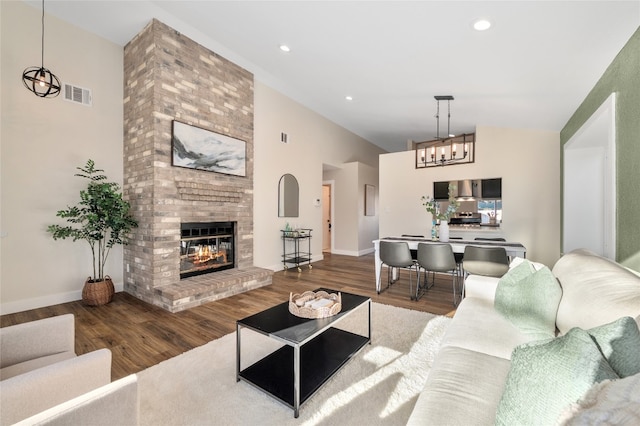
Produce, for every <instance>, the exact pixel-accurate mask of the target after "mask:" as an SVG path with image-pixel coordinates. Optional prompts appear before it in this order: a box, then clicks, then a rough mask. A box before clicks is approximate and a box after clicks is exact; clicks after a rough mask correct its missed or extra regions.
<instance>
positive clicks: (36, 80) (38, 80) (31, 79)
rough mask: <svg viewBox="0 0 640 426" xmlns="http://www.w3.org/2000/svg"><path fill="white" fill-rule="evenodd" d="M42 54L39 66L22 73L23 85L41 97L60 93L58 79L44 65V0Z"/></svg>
mask: <svg viewBox="0 0 640 426" xmlns="http://www.w3.org/2000/svg"><path fill="white" fill-rule="evenodd" d="M41 52H42V56H41V62H40V64H41V65H40V67H29V68H27V69H25V70H24V72H23V73H22V82H23V83H24V87H26V88H27V89H29V90H30V91H31V92H33V93H35V95H36V96H39V97H41V98H53V97H55V96H58V95H59V94H60V80H58V77H56V76H55V74H53V73H52V72H51V71H49V70H48V69H46V68H45V67H44V0H42V50H41Z"/></svg>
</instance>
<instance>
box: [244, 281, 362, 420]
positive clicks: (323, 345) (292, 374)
mask: <svg viewBox="0 0 640 426" xmlns="http://www.w3.org/2000/svg"><path fill="white" fill-rule="evenodd" d="M320 290H324V291H326V292H328V293H337V291H335V290H330V289H326V288H320V289H317V290H315V291H320ZM364 305H367V307H368V317H367V318H368V319H367V321H368V324H367V330H368V335H367V336H362V335H359V334H355V333H351V332H348V331H344V330H340V329H337V328H334V327H332V326H333V325H335V324H336V323H337V322H338V321H340V320H341V319H343V318H345V317H347V316H349V315H350V314H351V313H353V312H354V311H355V310H356V309H357V308H359V307H361V306H364ZM242 328H249V329H251V330H253V331H256V332H258V333H260V334H263V335H265V336H268V337H270V338H272V339H275V340H277V341H279V342H281V343H284V346H282V347H281V348H279V349H277V350H276V351H275V352H272V353H271V354H269V355H267V356H265V357H264V358H262V359H261V360H259V361H257V362H255V363H254V364H252V365H250V366H248V367H247V368H245V369H244V370H242V371H240V358H241V346H242V336H241V332H240V331H241V329H242ZM236 339H237V340H236V381H238V382H239V381H240V380H244V381H245V382H247V383H250V384H252V385H253V386H255V387H257V388H258V389H260V390H262V391H264V392H266V393H267V394H268V395H271V396H272V397H274V398H276V399H277V400H279V401H281V402H282V403H284V404H285V405H287V406H289V407H291V408H292V409H293V414H294V417H296V418H297V417H298V415H299V414H300V406H301V405H302V404H303V403H304V402H305V401H306V400H307V399H309V398H311V396H313V394H314V393H315V392H316V391H317V390H318V389H320V387H321V386H322V385H323V384H324V383H325V382H326V381H327V380H329V378H330V377H331V376H333V375H334V374H335V373H336V372H337V371H338V370H339V369H340V368H341V367H342V366H343V365H344V364H345V363H346V362H347V361H349V359H351V357H353V356H354V355H355V354H356V353H357V352H358V351H359V350H360V349H362V348H363V347H364V346H365V345H366V344H367V343H371V298H369V297H365V296H358V295H356V294H350V293H344V292H342V310H341V312H340V313H338V314H336V315H334V316H332V317H329V318H322V319H306V318H300V317H297V316H295V315H293V314H291V313H290V312H289V302H284V303H281V304H279V305H277V306H274V307H272V308H269V309H267V310H265V311H262V312H259V313H257V314H255V315H251V316H249V317H246V318H244V319H241V320H239V321H237V322H236Z"/></svg>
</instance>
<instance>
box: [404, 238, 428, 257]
mask: <svg viewBox="0 0 640 426" xmlns="http://www.w3.org/2000/svg"><path fill="white" fill-rule="evenodd" d="M402 236H403V237H410V238H424V235H409V234H402ZM409 251H410V252H411V257H412V258H413V260H416V259H417V258H418V250H414V249H409Z"/></svg>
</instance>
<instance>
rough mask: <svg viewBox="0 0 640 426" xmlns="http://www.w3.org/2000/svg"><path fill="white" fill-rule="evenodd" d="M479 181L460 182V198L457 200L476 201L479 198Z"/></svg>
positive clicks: (466, 180)
mask: <svg viewBox="0 0 640 426" xmlns="http://www.w3.org/2000/svg"><path fill="white" fill-rule="evenodd" d="M479 183H480V182H479V181H477V180H471V179H465V180H459V181H458V196H457V197H456V198H463V199H467V200H469V199H474V198H476V197H478V196H479V193H478V189H479V186H480V185H479Z"/></svg>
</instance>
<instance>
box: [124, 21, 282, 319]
mask: <svg viewBox="0 0 640 426" xmlns="http://www.w3.org/2000/svg"><path fill="white" fill-rule="evenodd" d="M124 79H125V87H124V92H125V98H124V184H123V192H124V196H125V198H126V199H127V200H129V202H130V203H131V205H132V208H133V213H134V216H135V217H136V219H137V220H138V222H139V227H138V228H137V229H136V231H135V233H134V236H133V239H132V241H131V244H129V245H127V246H125V248H124V260H125V283H124V288H125V291H127V292H128V293H131V294H132V295H134V296H136V297H138V298H140V299H142V300H145V301H147V302H149V303H153V304H154V305H157V306H161V307H163V308H165V309H167V310H169V311H171V312H177V311H180V310H183V309H186V308H190V307H193V306H197V305H199V304H202V303H205V302H208V301H212V300H216V299H220V298H223V297H228V296H230V295H233V294H237V293H240V292H243V291H246V290H250V289H253V288H257V287H261V286H263V285H268V284H270V283H271V275H272V272H271V271H269V270H265V269H261V268H256V267H254V266H253V152H254V149H253V75H252V74H251V73H249V72H248V71H246V70H244V69H242V68H241V67H239V66H237V65H235V64H233V63H232V62H229V61H227V60H226V59H224V58H222V57H220V56H218V55H217V54H215V53H214V52H211V51H210V50H208V49H206V48H204V47H202V46H200V45H198V44H197V43H195V42H194V41H193V40H190V39H189V38H187V37H185V36H183V35H182V34H180V33H178V32H177V31H175V30H173V29H171V28H169V27H168V26H166V25H164V24H162V23H161V22H159V21H157V20H153V21H152V22H150V23H149V25H147V26H146V27H145V28H144V29H143V30H142V31H141V32H140V33H139V34H138V35H137V36H135V37H134V38H133V40H131V41H130V42H129V43H128V44H127V45H126V46H125V49H124ZM173 120H178V121H181V122H183V123H188V124H191V125H194V126H197V127H201V128H204V129H207V130H211V131H214V132H217V133H221V134H224V135H227V136H230V137H233V138H237V139H240V140H243V141H245V142H246V160H247V161H246V166H247V167H246V176H245V177H239V176H232V175H225V174H220V173H214V172H206V171H198V170H192V169H186V168H181V167H174V166H172V164H171V154H172V146H171V132H172V121H173ZM212 221H235V222H237V226H236V238H235V240H236V242H235V250H236V252H235V259H236V266H235V268H233V269H229V270H225V271H219V272H215V273H211V274H206V275H200V276H196V277H190V278H184V279H182V280H181V279H180V271H179V269H180V246H179V243H180V223H181V222H212Z"/></svg>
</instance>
